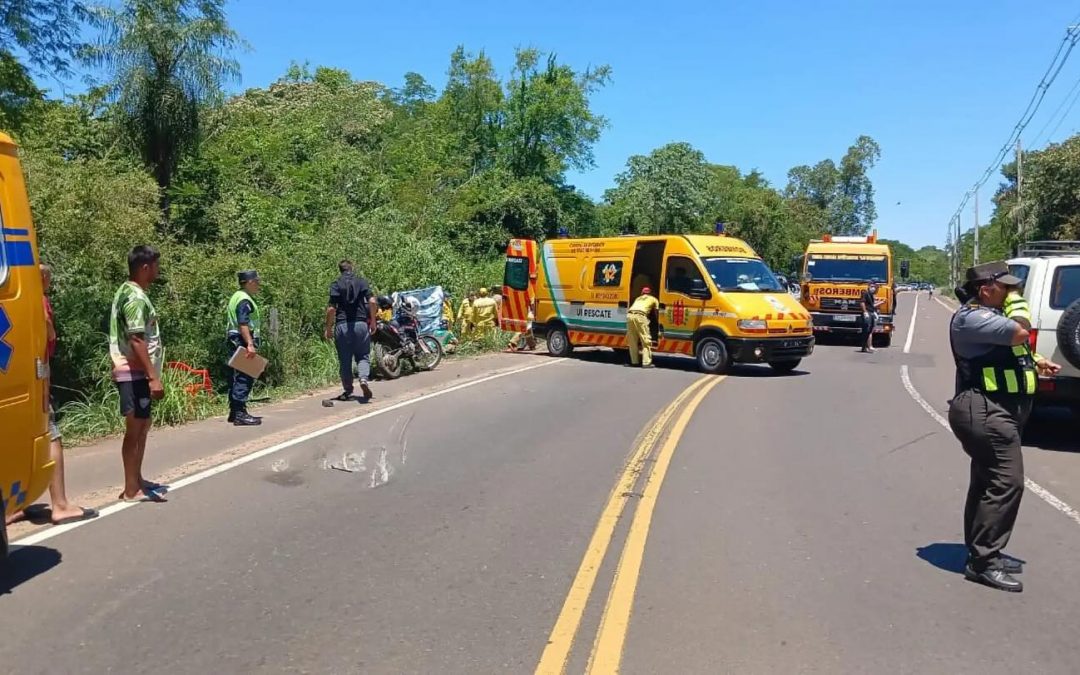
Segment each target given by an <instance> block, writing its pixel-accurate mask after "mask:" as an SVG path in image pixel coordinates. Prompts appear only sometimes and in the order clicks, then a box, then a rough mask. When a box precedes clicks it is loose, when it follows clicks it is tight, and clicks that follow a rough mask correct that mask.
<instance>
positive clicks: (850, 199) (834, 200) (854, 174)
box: [784, 136, 881, 235]
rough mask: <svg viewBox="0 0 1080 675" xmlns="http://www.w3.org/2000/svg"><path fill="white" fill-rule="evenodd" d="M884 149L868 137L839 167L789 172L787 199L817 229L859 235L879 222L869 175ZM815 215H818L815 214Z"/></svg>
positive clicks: (832, 164) (857, 143)
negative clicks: (793, 203)
mask: <svg viewBox="0 0 1080 675" xmlns="http://www.w3.org/2000/svg"><path fill="white" fill-rule="evenodd" d="M880 157H881V148H880V147H879V146H878V144H877V142H876V141H874V139H872V138H870V137H869V136H859V138H857V139H856V140H855V143H854V144H853V145H852V146H851V147H850V148H848V151H847V152H846V153H845V154H844V157H843V158H842V159H841V160H840V166H837V165H836V163H835V162H833V161H832V160H831V159H826V160H822V161H821V162H818V163H817V164H815V165H814V166H813V167H810V166H806V165H802V166H796V167H794V168H792V169H791V170H790V171H789V172H788V185H787V188H786V189H785V191H784V193H785V195H786V196H787V197H788V198H789V199H791V200H792V201H794V202H796V203H797V204H798V209H799V210H800V211H802V212H804V218H805V219H806V220H808V221H814V222H813V223H812V224H813V226H814V227H815V229H819V228H820V229H822V230H824V231H829V232H831V233H832V234H837V235H860V234H866V233H867V232H869V231H870V228H871V227H872V226H873V224H874V221H875V220H877V207H876V206H875V205H874V185H873V183H872V182H871V180H870V176H869V172H870V170H871V169H872V168H873V167H874V165H875V164H876V163H877V161H878V159H880ZM815 212H816V213H815Z"/></svg>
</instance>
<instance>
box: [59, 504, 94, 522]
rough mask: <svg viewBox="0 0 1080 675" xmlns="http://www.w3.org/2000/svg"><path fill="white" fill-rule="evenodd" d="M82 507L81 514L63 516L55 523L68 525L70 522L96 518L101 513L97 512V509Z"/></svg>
mask: <svg viewBox="0 0 1080 675" xmlns="http://www.w3.org/2000/svg"><path fill="white" fill-rule="evenodd" d="M80 508H82V514H81V515H78V516H68V517H67V518H61V519H60V520H58V521H56V522H54V523H53V525H67V524H68V523H79V522H82V521H84V520H93V519H94V518H97V517H98V516H99V515H101V514H99V513H98V512H97V509H88V508H85V507H80Z"/></svg>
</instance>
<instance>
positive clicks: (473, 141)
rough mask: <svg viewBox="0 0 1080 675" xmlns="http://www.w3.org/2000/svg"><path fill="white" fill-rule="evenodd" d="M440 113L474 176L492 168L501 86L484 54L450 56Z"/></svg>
mask: <svg viewBox="0 0 1080 675" xmlns="http://www.w3.org/2000/svg"><path fill="white" fill-rule="evenodd" d="M441 102H442V103H443V105H442V107H441V111H442V112H443V113H444V114H445V115H446V123H447V127H448V129H449V131H450V132H451V133H453V134H454V135H455V136H456V142H457V146H458V149H459V151H460V152H462V153H463V154H465V155H466V156H467V157H468V158H469V160H470V166H471V169H472V173H474V174H476V173H479V172H480V171H483V170H484V169H488V168H491V167H493V166H494V165H495V162H496V160H497V155H498V147H499V129H500V127H501V126H502V120H503V112H504V111H503V91H502V85H501V84H500V83H499V79H498V77H497V75H496V73H495V66H494V64H493V63H492V62H491V59H489V58H488V57H487V55H486V54H484V52H480V54H478V55H473V54H469V53H467V52H466V51H465V48H464V47H458V48H457V49H455V50H454V52H453V54H451V55H450V70H449V72H448V78H447V82H446V88H445V89H444V90H443V93H442V97H441Z"/></svg>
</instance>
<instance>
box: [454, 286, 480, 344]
mask: <svg viewBox="0 0 1080 675" xmlns="http://www.w3.org/2000/svg"><path fill="white" fill-rule="evenodd" d="M474 300H476V293H473V292H472V291H469V293H468V294H467V295H466V296H465V299H464V300H462V301H461V306H460V307H458V313H457V320H458V324H459V325H460V327H459V329H458V330H459V331H460V333H461V339H462V340H465V339H467V338H468V337H469V334H470V333H472V330H473V323H474V320H475V317H474V316H473V307H472V306H473V301H474Z"/></svg>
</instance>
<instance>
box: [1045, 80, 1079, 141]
mask: <svg viewBox="0 0 1080 675" xmlns="http://www.w3.org/2000/svg"><path fill="white" fill-rule="evenodd" d="M1077 84H1080V82H1078V83H1077ZM1077 100H1080V91H1078V92H1076V95H1075V96H1073V99H1072V102H1071V103H1069V107H1068V108H1066V109H1065V114H1064V115H1062V116H1061V119H1059V120H1058V123H1057V124H1055V125H1054V130H1053V131H1051V132H1050V135H1049V136H1047V137H1046V142H1047V143H1049V142H1050V141H1051V140H1053V138H1054V134H1056V133H1057V131H1058V129H1060V128H1061V125H1062V124H1063V123H1064V122H1065V120H1066V119H1068V118H1069V113H1071V112H1072V109H1073V107H1074V106H1076V101H1077Z"/></svg>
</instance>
